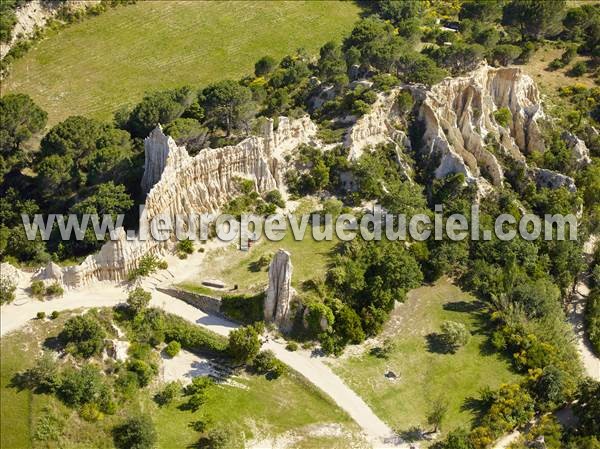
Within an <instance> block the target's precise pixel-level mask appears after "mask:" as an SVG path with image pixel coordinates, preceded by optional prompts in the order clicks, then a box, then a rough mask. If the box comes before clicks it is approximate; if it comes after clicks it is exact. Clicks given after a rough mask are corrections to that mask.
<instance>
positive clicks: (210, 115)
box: [200, 80, 253, 136]
mask: <svg viewBox="0 0 600 449" xmlns="http://www.w3.org/2000/svg"><path fill="white" fill-rule="evenodd" d="M251 100H252V92H251V91H250V89H248V88H247V87H245V86H242V85H241V84H239V83H236V82H235V81H230V80H225V81H219V82H217V83H214V84H211V85H210V86H208V87H207V88H205V89H204V90H203V91H202V94H201V96H200V103H201V105H202V107H203V108H204V110H205V111H206V118H207V124H209V125H210V126H212V127H222V128H223V129H225V130H226V131H227V136H229V135H230V134H231V131H232V130H234V129H238V128H239V127H241V126H244V125H245V124H246V122H247V121H248V119H250V118H251V117H252V115H253V106H252V102H251Z"/></svg>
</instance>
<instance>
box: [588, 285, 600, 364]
mask: <svg viewBox="0 0 600 449" xmlns="http://www.w3.org/2000/svg"><path fill="white" fill-rule="evenodd" d="M585 320H586V327H587V329H588V333H589V339H590V342H591V343H592V346H593V347H594V350H595V351H596V354H599V355H600V288H598V287H596V288H595V289H594V290H592V292H591V293H590V295H589V296H588V299H587V303H586V309H585Z"/></svg>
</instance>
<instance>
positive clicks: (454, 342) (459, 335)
mask: <svg viewBox="0 0 600 449" xmlns="http://www.w3.org/2000/svg"><path fill="white" fill-rule="evenodd" d="M441 329H442V334H441V337H442V341H443V342H444V343H445V344H446V347H447V348H448V349H449V350H450V351H456V350H457V349H458V348H460V347H462V346H464V345H466V344H467V343H468V341H469V338H470V337H471V333H470V332H469V330H468V329H467V328H466V326H465V325H464V324H462V323H457V322H455V321H444V322H443V323H442V326H441Z"/></svg>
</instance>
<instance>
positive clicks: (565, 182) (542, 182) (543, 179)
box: [528, 167, 577, 192]
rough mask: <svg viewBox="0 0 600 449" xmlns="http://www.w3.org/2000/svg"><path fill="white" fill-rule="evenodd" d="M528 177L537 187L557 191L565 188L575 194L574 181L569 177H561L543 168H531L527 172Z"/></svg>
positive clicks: (560, 174)
mask: <svg viewBox="0 0 600 449" xmlns="http://www.w3.org/2000/svg"><path fill="white" fill-rule="evenodd" d="M528 172H529V175H530V177H531V178H532V179H533V180H534V181H535V183H536V185H537V186H538V187H546V188H549V189H558V188H560V187H565V188H566V189H567V190H568V191H569V192H576V191H577V186H576V185H575V180H574V179H573V178H571V177H570V176H567V175H563V174H562V173H558V172H555V171H552V170H548V169H545V168H537V167H532V168H530V169H529V170H528Z"/></svg>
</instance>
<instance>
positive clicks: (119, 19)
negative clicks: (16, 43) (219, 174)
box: [2, 1, 360, 124]
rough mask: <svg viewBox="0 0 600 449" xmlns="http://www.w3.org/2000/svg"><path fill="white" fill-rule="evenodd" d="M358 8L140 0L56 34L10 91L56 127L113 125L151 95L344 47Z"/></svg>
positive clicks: (20, 64) (12, 79) (17, 74)
mask: <svg viewBox="0 0 600 449" xmlns="http://www.w3.org/2000/svg"><path fill="white" fill-rule="evenodd" d="M359 13H360V8H359V7H358V6H357V4H356V3H355V2H351V1H347V2H333V1H319V2H314V1H289V2H252V1H237V2H202V1H139V2H138V3H137V4H135V5H131V6H126V7H119V8H116V9H113V10H110V11H108V12H106V13H104V14H102V15H100V16H98V17H94V18H89V19H86V20H85V21H83V22H82V23H78V24H74V25H70V26H69V27H67V28H66V29H63V30H61V31H59V32H56V33H54V34H53V35H50V36H49V37H48V38H47V39H45V40H44V41H42V42H40V43H38V44H36V47H35V48H34V49H32V50H31V51H29V53H28V54H27V55H25V57H24V58H22V59H20V60H18V61H16V63H15V64H14V65H13V67H12V70H11V74H10V75H9V77H8V78H7V79H6V80H5V81H4V82H3V86H2V90H3V93H4V92H23V93H27V94H29V95H31V96H32V97H33V99H34V100H35V101H36V102H37V103H38V104H40V105H41V106H42V107H43V108H44V109H45V110H46V111H48V113H49V123H50V124H53V123H56V122H58V121H61V120H63V119H65V118H66V117H68V116H70V115H77V114H79V115H90V116H94V117H98V118H101V119H109V118H111V117H112V113H113V112H114V111H115V110H116V109H118V108H119V107H120V106H123V105H126V104H131V103H133V104H135V103H136V102H137V101H139V100H140V98H141V97H142V96H143V94H144V92H146V91H149V90H158V89H165V88H170V87H177V86H181V85H185V84H188V85H192V86H195V87H200V86H204V85H206V84H207V83H209V82H212V81H216V80H221V79H225V78H235V79H237V78H240V77H242V76H245V75H250V74H252V73H253V70H254V62H256V60H258V59H259V58H260V57H262V56H264V55H270V56H273V57H275V58H281V57H282V56H285V55H286V54H290V53H292V52H294V51H295V50H296V49H298V48H305V49H306V50H308V51H309V52H311V53H315V54H316V53H317V51H318V49H319V48H320V47H321V46H322V45H323V44H324V43H325V42H326V41H328V40H341V38H342V37H343V36H344V35H345V34H347V33H348V32H349V31H350V29H351V28H352V26H353V24H354V22H355V21H356V20H358V18H359Z"/></svg>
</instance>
